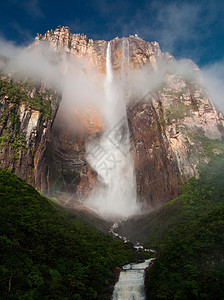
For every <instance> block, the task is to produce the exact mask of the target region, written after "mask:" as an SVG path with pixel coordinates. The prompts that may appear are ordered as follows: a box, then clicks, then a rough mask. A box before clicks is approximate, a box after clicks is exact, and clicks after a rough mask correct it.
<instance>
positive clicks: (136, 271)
mask: <svg viewBox="0 0 224 300" xmlns="http://www.w3.org/2000/svg"><path fill="white" fill-rule="evenodd" d="M153 260H154V258H150V259H147V260H146V261H145V262H143V263H139V264H137V263H136V264H135V263H134V264H128V265H125V266H123V268H122V269H123V270H122V271H121V273H120V276H119V280H118V282H117V283H116V284H115V286H114V291H113V296H112V300H145V289H144V277H145V268H147V267H148V265H149V264H150V263H151V262H152V261H153Z"/></svg>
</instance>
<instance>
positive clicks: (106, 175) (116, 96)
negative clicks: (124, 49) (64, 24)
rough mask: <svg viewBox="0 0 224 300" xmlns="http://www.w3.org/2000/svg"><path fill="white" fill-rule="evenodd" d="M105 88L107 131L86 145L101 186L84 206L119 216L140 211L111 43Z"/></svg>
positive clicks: (124, 111) (115, 216) (111, 215)
mask: <svg viewBox="0 0 224 300" xmlns="http://www.w3.org/2000/svg"><path fill="white" fill-rule="evenodd" d="M124 59H126V56H125V54H124V53H123V55H122V60H124ZM128 59H129V58H128ZM122 64H123V61H122ZM122 76H123V75H122ZM104 89H105V100H104V107H103V111H104V117H105V130H104V132H103V134H102V136H101V137H100V140H95V141H93V142H92V143H90V144H89V145H88V146H87V160H88V162H89V163H90V165H91V166H92V167H93V168H94V169H95V170H96V172H97V174H98V180H99V185H98V186H97V187H96V188H95V189H94V190H93V191H92V193H91V195H90V196H89V197H88V199H87V200H86V201H85V205H86V206H87V207H89V208H91V209H93V210H95V211H96V212H98V213H100V214H101V215H102V216H103V217H112V218H117V219H119V218H121V217H127V216H130V215H133V214H135V213H137V212H138V205H137V202H136V182H135V175H134V165H133V158H132V156H131V154H130V137H129V129H128V122H127V115H126V104H125V96H124V89H123V87H121V92H120V91H119V89H118V88H117V86H116V84H115V81H114V73H113V67H112V62H111V44H110V42H109V43H108V46H107V52H106V78H105V84H104Z"/></svg>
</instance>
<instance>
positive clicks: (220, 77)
mask: <svg viewBox="0 0 224 300" xmlns="http://www.w3.org/2000/svg"><path fill="white" fill-rule="evenodd" d="M202 73H203V78H204V82H205V86H206V88H207V89H208V92H209V95H210V97H211V99H212V100H213V101H214V103H215V104H216V105H217V106H218V108H219V109H220V110H221V111H222V112H224V58H223V59H222V60H220V61H218V62H215V63H214V64H209V65H206V66H204V67H203V68H202Z"/></svg>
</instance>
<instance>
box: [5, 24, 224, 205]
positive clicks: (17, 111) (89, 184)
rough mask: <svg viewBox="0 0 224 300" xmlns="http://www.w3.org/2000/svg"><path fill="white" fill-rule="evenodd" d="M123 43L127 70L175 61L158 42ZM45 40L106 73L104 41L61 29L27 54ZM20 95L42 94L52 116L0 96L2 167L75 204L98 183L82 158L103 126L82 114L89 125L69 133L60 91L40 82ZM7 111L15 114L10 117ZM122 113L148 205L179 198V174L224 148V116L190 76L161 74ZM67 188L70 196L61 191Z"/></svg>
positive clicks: (117, 46)
mask: <svg viewBox="0 0 224 300" xmlns="http://www.w3.org/2000/svg"><path fill="white" fill-rule="evenodd" d="M126 40H128V43H129V46H128V56H129V69H130V70H136V69H139V70H141V68H142V67H143V66H145V65H147V64H149V65H150V66H151V69H152V70H154V71H157V70H159V69H160V63H159V62H160V61H161V59H163V60H164V61H166V63H167V64H169V63H171V62H172V61H174V58H173V57H172V56H171V55H169V54H164V53H162V52H161V50H160V48H159V45H158V43H156V42H153V43H149V42H145V41H143V40H142V39H140V38H139V37H137V36H130V37H129V38H126ZM122 41H123V39H120V38H115V39H113V40H112V41H111V51H112V64H113V69H114V72H117V73H119V72H121V70H122ZM42 43H43V44H47V45H50V46H51V47H52V49H54V51H55V53H56V54H57V55H58V57H59V61H60V59H61V57H62V55H61V54H64V53H67V56H69V57H71V58H74V59H75V60H76V61H79V62H80V63H81V64H82V65H83V68H84V69H89V68H95V69H96V70H97V71H99V72H100V73H102V74H104V73H105V62H106V48H107V42H106V41H93V40H91V39H88V38H87V37H86V36H85V35H80V34H72V33H70V31H69V28H68V27H58V28H57V29H56V30H55V31H53V30H51V31H48V32H47V33H46V34H45V35H43V36H42V35H37V37H36V39H35V41H34V43H33V44H31V45H30V49H31V51H32V49H35V48H36V47H38V45H40V44H42ZM195 72H198V71H195ZM7 80H10V79H7ZM25 92H26V94H27V95H28V97H29V98H30V99H32V98H33V97H34V96H35V94H41V95H43V98H44V99H45V98H46V100H47V101H49V103H50V112H51V116H47V115H46V114H45V115H44V114H43V111H41V109H38V108H36V109H34V108H33V107H32V104H29V103H28V102H29V101H28V102H26V103H22V102H18V103H17V104H15V103H13V99H12V95H11V96H10V95H9V93H7V91H6V92H4V93H1V98H0V100H1V102H0V115H1V120H2V121H1V124H0V134H1V144H0V146H1V153H0V159H1V167H3V168H10V169H11V170H12V171H14V172H15V173H16V174H17V175H19V176H20V177H22V178H24V179H25V180H27V181H28V182H29V183H31V184H33V185H34V186H35V187H37V188H38V189H39V190H41V191H42V192H43V191H46V192H48V193H49V195H51V196H52V195H53V196H56V197H59V198H61V200H62V201H65V202H66V203H67V205H69V206H74V205H76V204H74V203H75V202H74V201H73V200H77V199H80V197H81V198H82V197H83V196H85V195H88V193H89V191H90V190H91V189H92V188H93V187H94V186H95V185H96V183H97V175H96V174H95V172H94V171H93V170H92V169H91V168H90V166H89V165H88V164H87V162H86V160H85V144H86V142H87V141H88V140H90V139H92V138H97V136H98V135H99V134H100V132H101V130H102V124H100V121H99V118H98V117H97V116H96V117H93V114H92V119H91V120H89V119H86V120H84V117H83V116H81V119H82V123H83V120H84V123H85V122H86V126H85V128H86V129H85V130H84V131H82V133H78V132H77V133H74V132H71V130H70V129H69V127H67V125H66V123H65V125H63V121H62V120H61V119H60V114H57V111H59V113H60V105H59V103H60V96H58V95H57V94H56V93H53V92H52V91H51V93H49V94H48V96H46V87H44V85H42V86H41V88H39V90H37V89H35V88H34V89H33V90H29V89H27V90H25ZM58 108H59V110H58ZM12 110H13V115H14V116H15V118H14V119H12V117H10V116H11V115H12V114H11V112H12ZM127 116H128V121H129V128H130V135H131V145H132V149H131V151H132V154H133V156H134V161H135V170H136V180H137V191H138V195H139V201H141V202H143V203H144V205H145V206H146V207H153V206H158V205H160V204H161V203H164V202H167V201H168V200H170V199H172V198H173V197H175V196H177V195H178V194H179V192H180V190H179V186H180V184H181V183H182V182H183V180H184V179H187V178H190V177H191V176H198V171H197V165H198V164H199V163H200V162H208V161H209V159H210V157H211V156H212V155H215V154H218V153H220V152H222V151H223V148H224V147H223V144H222V139H223V135H224V130H223V123H224V119H223V115H222V114H221V113H220V112H218V111H217V110H216V109H215V107H214V105H213V104H212V102H211V101H210V100H209V99H208V96H207V95H206V91H205V89H204V88H203V87H202V86H201V85H200V84H199V83H198V82H196V81H194V80H193V79H192V80H191V79H189V78H188V79H186V78H184V76H181V75H177V74H174V73H172V72H169V73H168V72H165V73H164V79H163V82H162V84H160V85H159V86H157V87H156V88H155V89H153V90H152V91H151V92H150V93H147V94H146V95H145V96H144V97H142V96H141V97H139V98H138V99H136V96H135V97H134V96H133V97H132V98H131V97H130V99H129V104H128V105H127ZM15 120H17V121H18V122H17V121H15ZM16 122H17V125H16V126H17V127H16V126H15V124H16ZM79 123H80V116H78V115H76V118H75V119H74V122H73V125H74V127H75V126H77V127H78V126H79V125H80V124H79ZM18 133H19V134H20V135H21V136H23V139H24V140H23V141H19V140H18V141H17V144H19V145H20V144H21V145H23V146H21V145H20V146H19V147H18V146H15V145H14V144H12V143H11V142H10V140H9V137H7V135H10V136H12V137H13V139H14V140H13V141H14V142H13V143H15V140H16V137H17V135H18ZM64 192H66V193H67V195H70V198H69V199H70V200H71V199H72V201H67V199H68V198H67V196H66V198H65V199H64V198H63V197H64V196H60V195H64V194H63V193H64Z"/></svg>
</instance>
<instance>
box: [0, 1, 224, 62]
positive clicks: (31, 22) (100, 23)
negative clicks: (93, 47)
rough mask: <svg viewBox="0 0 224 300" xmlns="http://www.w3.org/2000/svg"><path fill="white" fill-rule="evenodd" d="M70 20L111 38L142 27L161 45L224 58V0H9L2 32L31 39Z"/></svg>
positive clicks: (198, 56)
mask: <svg viewBox="0 0 224 300" xmlns="http://www.w3.org/2000/svg"><path fill="white" fill-rule="evenodd" d="M58 25H68V26H69V27H70V29H71V31H72V32H73V33H85V34H87V36H88V37H89V38H93V39H105V40H110V39H112V38H114V37H116V36H119V37H122V36H129V34H135V33H137V34H138V35H139V36H140V37H142V38H143V39H145V40H147V41H155V40H156V41H158V42H159V43H160V46H161V48H162V51H164V52H165V51H169V52H170V53H171V54H173V55H174V56H175V57H176V58H190V59H192V60H193V61H195V62H196V63H197V64H199V66H201V67H203V66H204V65H209V64H213V63H216V62H218V61H222V60H223V58H224V55H223V52H224V51H223V50H224V1H223V0H216V1H210V0H208V1H207V0H204V1H184V0H183V1H165V0H161V1H159V0H157V1H156V0H154V1H141V0H139V1H135V0H130V1H127V0H123V1H122V0H120V1H118V0H114V1H106V0H95V1H91V0H89V1H68V0H63V1H55V0H54V1H53V0H49V1H47V0H30V1H28V0H19V1H18V0H5V1H2V3H1V18H0V37H1V38H4V39H6V40H9V41H13V42H14V43H15V44H20V45H27V44H29V43H30V42H32V41H33V39H34V37H35V36H36V33H37V32H38V33H42V34H43V33H45V32H46V31H47V30H48V29H55V28H56V27H57V26H58Z"/></svg>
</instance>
